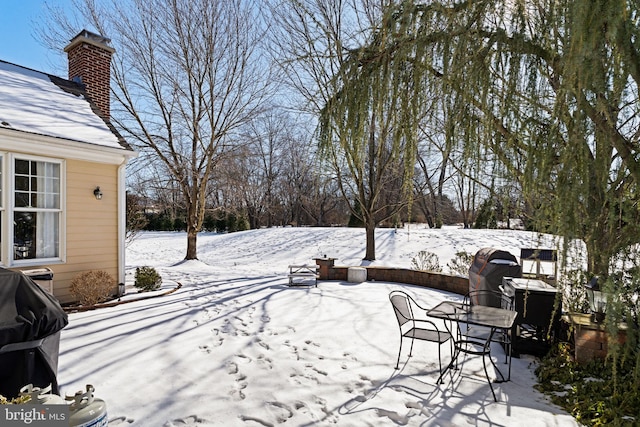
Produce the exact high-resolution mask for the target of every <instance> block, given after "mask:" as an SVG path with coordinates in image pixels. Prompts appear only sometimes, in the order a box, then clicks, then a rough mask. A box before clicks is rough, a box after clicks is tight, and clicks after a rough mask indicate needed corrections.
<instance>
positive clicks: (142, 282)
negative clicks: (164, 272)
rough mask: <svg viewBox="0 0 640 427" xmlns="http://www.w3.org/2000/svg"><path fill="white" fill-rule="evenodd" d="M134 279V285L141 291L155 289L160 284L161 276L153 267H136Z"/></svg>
mask: <svg viewBox="0 0 640 427" xmlns="http://www.w3.org/2000/svg"><path fill="white" fill-rule="evenodd" d="M135 280H136V281H135V283H134V286H135V287H136V288H138V289H141V290H142V291H143V292H148V291H155V290H156V289H160V285H162V277H160V275H159V274H158V272H157V271H156V269H155V268H153V267H138V268H136V276H135Z"/></svg>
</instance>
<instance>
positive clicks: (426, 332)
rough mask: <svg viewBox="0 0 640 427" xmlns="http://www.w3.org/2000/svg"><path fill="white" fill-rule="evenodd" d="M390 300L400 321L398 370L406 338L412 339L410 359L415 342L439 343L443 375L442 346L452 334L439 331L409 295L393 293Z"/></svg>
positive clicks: (424, 310) (440, 365) (401, 292)
mask: <svg viewBox="0 0 640 427" xmlns="http://www.w3.org/2000/svg"><path fill="white" fill-rule="evenodd" d="M389 300H390V301H391V305H392V306H393V311H394V313H395V315H396V319H397V320H398V327H399V329H400V349H399V350H398V360H397V361H396V368H395V369H398V367H399V365H400V354H401V353H402V341H403V340H404V339H405V338H410V339H411V348H410V349H409V357H411V356H412V352H413V341H414V340H423V341H431V342H435V343H438V363H439V367H440V373H441V374H442V357H441V349H440V347H441V346H442V344H444V343H446V342H447V341H450V340H451V338H452V337H451V334H450V333H449V332H447V331H443V330H440V329H438V327H437V326H436V324H435V323H434V322H432V321H431V320H429V319H427V314H426V311H427V309H425V308H424V307H421V306H420V305H419V304H418V303H417V302H415V300H414V299H413V298H411V296H409V294H407V293H406V292H403V291H392V292H391V293H390V294H389ZM415 313H424V314H423V315H419V316H415Z"/></svg>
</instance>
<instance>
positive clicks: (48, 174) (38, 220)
mask: <svg viewBox="0 0 640 427" xmlns="http://www.w3.org/2000/svg"><path fill="white" fill-rule="evenodd" d="M60 180H61V163H60V162H53V161H44V160H41V159H28V158H18V157H15V158H14V161H13V199H14V200H13V213H12V215H13V248H14V250H13V260H15V261H20V260H33V259H38V260H42V259H52V258H54V259H55V258H59V257H60V224H61V215H62V210H61V193H60V189H61V182H60Z"/></svg>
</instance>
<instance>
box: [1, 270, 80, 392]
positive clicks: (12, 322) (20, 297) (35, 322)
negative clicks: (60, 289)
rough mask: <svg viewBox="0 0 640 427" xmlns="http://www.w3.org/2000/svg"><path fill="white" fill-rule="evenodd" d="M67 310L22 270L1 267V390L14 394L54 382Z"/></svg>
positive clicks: (66, 319) (56, 384) (53, 387)
mask: <svg viewBox="0 0 640 427" xmlns="http://www.w3.org/2000/svg"><path fill="white" fill-rule="evenodd" d="M67 323H68V318H67V314H66V313H65V312H64V311H63V310H62V307H60V304H59V303H58V301H57V300H56V299H55V298H54V297H53V296H52V295H50V294H48V293H47V292H46V291H44V290H43V289H42V288H40V286H38V285H37V284H36V283H35V282H34V281H33V280H31V279H30V278H29V277H27V276H25V275H24V274H22V273H20V272H15V271H11V270H6V269H3V268H0V394H1V395H3V396H5V397H8V398H12V397H16V396H18V394H19V392H20V389H21V388H22V387H24V386H25V385H27V384H33V385H34V386H37V387H41V388H44V387H46V386H48V385H49V384H51V385H52V391H53V392H54V393H59V390H58V381H57V378H56V376H57V372H58V352H59V343H60V330H62V328H64V327H65V326H67Z"/></svg>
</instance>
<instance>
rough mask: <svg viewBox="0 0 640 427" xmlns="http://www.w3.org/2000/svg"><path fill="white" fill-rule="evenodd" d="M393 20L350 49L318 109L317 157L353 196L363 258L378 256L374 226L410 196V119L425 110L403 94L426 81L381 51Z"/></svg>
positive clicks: (413, 145) (413, 144)
mask: <svg viewBox="0 0 640 427" xmlns="http://www.w3.org/2000/svg"><path fill="white" fill-rule="evenodd" d="M397 25H398V23H397V22H396V19H395V17H394V16H392V15H384V16H383V19H382V21H381V23H380V25H379V26H378V27H377V28H375V29H374V30H373V31H372V32H371V35H370V36H369V38H368V40H367V41H366V43H364V45H363V46H362V47H359V48H354V49H351V50H350V51H349V52H348V54H347V55H346V58H345V60H344V62H343V63H342V66H341V68H340V69H339V70H338V73H337V74H336V75H335V76H334V78H333V80H332V81H331V87H332V88H333V89H334V91H333V93H332V94H331V96H329V97H328V99H327V101H326V104H325V105H324V107H323V108H322V109H321V111H320V127H319V129H320V130H319V136H320V149H321V154H322V158H323V159H325V160H328V161H329V162H330V164H331V165H332V169H333V171H334V173H335V175H336V178H337V180H338V184H339V187H340V189H341V191H342V194H343V196H344V197H345V198H346V199H348V200H351V201H352V203H351V204H352V214H353V215H355V216H357V217H358V219H360V220H361V221H362V223H363V224H364V227H365V233H366V251H365V256H364V259H365V260H374V259H375V256H376V255H375V229H376V226H378V225H379V224H380V223H381V222H382V221H384V220H387V219H390V218H393V217H395V216H397V215H398V213H399V212H400V211H401V210H402V209H403V208H405V207H406V206H407V201H408V200H410V195H411V190H412V183H413V182H412V178H413V171H414V165H415V163H416V153H417V138H416V132H417V129H416V128H413V127H411V126H408V124H410V123H411V122H412V121H413V117H416V116H418V115H423V114H424V113H423V109H424V106H425V104H424V102H423V99H422V98H421V97H410V96H406V95H407V94H410V93H422V92H423V90H424V89H423V83H424V82H423V81H422V80H420V79H416V78H414V77H413V75H412V73H411V72H410V70H409V68H408V67H407V64H406V63H404V62H403V61H395V60H394V58H393V57H392V56H390V55H387V54H386V53H385V51H386V50H387V49H389V47H390V45H394V44H395V43H396V40H395V39H394V37H395V36H396V35H397V33H396V30H397ZM395 49H397V50H398V51H402V47H401V46H397V45H396V46H395ZM407 50H408V51H411V50H413V49H412V47H411V46H407ZM402 54H404V55H408V54H409V52H402Z"/></svg>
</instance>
